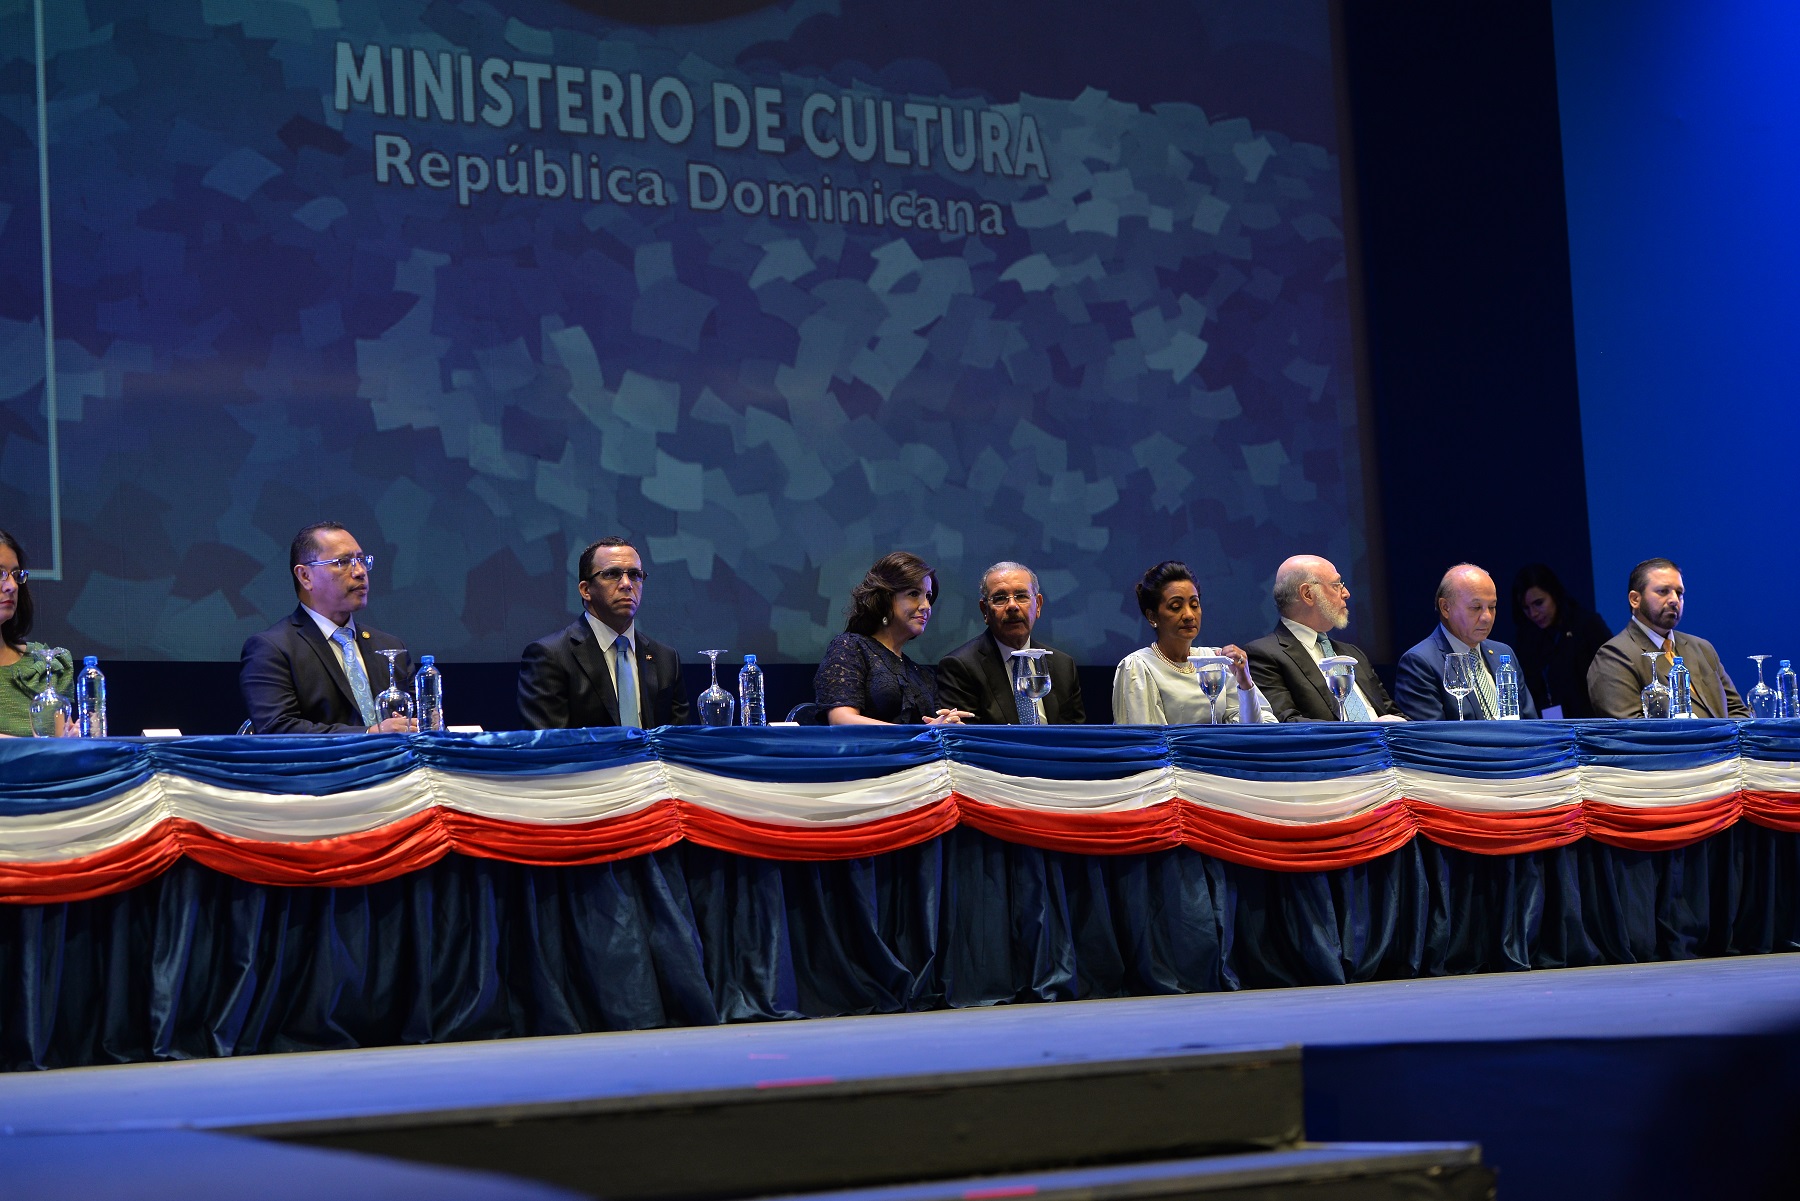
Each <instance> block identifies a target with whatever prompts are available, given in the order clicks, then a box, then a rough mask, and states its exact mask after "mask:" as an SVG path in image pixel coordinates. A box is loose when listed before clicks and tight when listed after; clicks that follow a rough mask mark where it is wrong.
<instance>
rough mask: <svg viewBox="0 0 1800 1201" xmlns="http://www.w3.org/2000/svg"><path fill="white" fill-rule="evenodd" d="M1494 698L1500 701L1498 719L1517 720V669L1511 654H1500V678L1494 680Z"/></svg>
mask: <svg viewBox="0 0 1800 1201" xmlns="http://www.w3.org/2000/svg"><path fill="white" fill-rule="evenodd" d="M1495 683H1496V684H1497V685H1498V687H1496V689H1495V693H1496V699H1498V700H1499V702H1500V720H1501V721H1518V720H1519V669H1518V668H1516V667H1514V666H1513V665H1512V656H1511V655H1501V656H1500V678H1499V679H1498V680H1497V681H1495Z"/></svg>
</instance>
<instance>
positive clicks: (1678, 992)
mask: <svg viewBox="0 0 1800 1201" xmlns="http://www.w3.org/2000/svg"><path fill="white" fill-rule="evenodd" d="M1796 1028H1800V955H1769V956H1757V957H1750V958H1743V959H1729V960H1701V961H1688V962H1675V963H1655V964H1645V965H1635V966H1622V967H1600V968H1580V969H1567V970H1562V971H1545V972H1527V973H1518V974H1513V975H1488V976H1465V977H1452V978H1440V979H1432V980H1420V981H1397V982H1384V983H1374V984H1359V985H1349V986H1341V987H1327V988H1297V989H1286V990H1265V991H1256V992H1243V993H1226V994H1205V995H1193V996H1175V997H1158V998H1139V999H1130V1000H1109V1001H1089V1002H1067V1003H1062V1004H1049V1005H1021V1006H1007V1007H1000V1008H993V1009H981V1010H956V1011H934V1012H930V1013H919V1014H904V1015H894V1016H878V1017H857V1018H835V1019H817V1020H812V1021H802V1022H788V1023H763V1024H756V1025H746V1026H733V1027H722V1028H717V1027H715V1028H705V1029H696V1028H684V1029H676V1030H664V1031H640V1032H631V1033H618V1034H597V1035H584V1036H574V1037H563V1038H540V1039H516V1040H507V1041H500V1042H486V1043H467V1044H457V1045H450V1046H426V1047H400V1048H382V1049H369V1050H357V1051H329V1052H313V1053H304V1054H293V1055H265V1056H256V1057H249V1058H244V1059H231V1060H205V1061H190V1062H183V1063H161V1064H132V1065H122V1066H117V1067H93V1068H71V1069H66V1070H62V1071H54V1072H43V1073H34V1074H21V1073H13V1074H8V1075H5V1076H0V1131H3V1132H4V1135H5V1137H0V1162H5V1161H11V1164H10V1168H0V1177H4V1176H5V1175H6V1173H7V1172H8V1171H25V1170H29V1169H31V1166H32V1165H36V1166H37V1170H35V1171H32V1172H31V1175H32V1178H34V1179H39V1180H44V1181H52V1182H53V1181H54V1180H55V1179H56V1174H55V1170H54V1169H55V1161H56V1160H57V1159H58V1158H59V1156H61V1157H62V1158H65V1159H67V1158H68V1157H70V1156H76V1157H79V1158H81V1159H82V1160H83V1161H85V1162H86V1165H87V1166H88V1167H91V1165H92V1157H93V1154H94V1153H93V1148H92V1146H91V1140H92V1138H93V1137H94V1136H105V1135H131V1136H132V1137H133V1138H135V1139H139V1140H141V1139H142V1138H143V1137H144V1136H145V1135H146V1134H148V1133H150V1132H155V1131H168V1132H175V1131H187V1132H207V1131H216V1130H219V1129H222V1128H227V1127H241V1126H245V1125H250V1124H265V1123H277V1122H293V1121H303V1120H309V1119H323V1118H333V1117H350V1116H366V1115H376V1114H393V1113H407V1112H416V1111H422V1110H438V1109H449V1108H465V1107H469V1108H474V1107H486V1106H497V1105H512V1104H527V1103H535V1102H546V1101H575V1100H583V1099H591V1098H603V1097H620V1096H629V1095H643V1094H656V1093H685V1092H695V1091H701V1090H708V1089H722V1088H743V1087H766V1086H779V1085H782V1084H791V1083H798V1082H807V1083H811V1082H816V1081H823V1080H838V1081H849V1080H857V1079H866V1078H873V1077H884V1076H896V1075H914V1074H922V1073H948V1072H957V1071H966V1070H976V1069H994V1068H1007V1067H1020V1066H1030V1065H1040V1064H1045V1063H1053V1062H1082V1061H1101V1060H1119V1059H1131V1058H1137V1057H1144V1056H1167V1055H1175V1054H1188V1053H1193V1052H1195V1051H1213V1050H1226V1049H1237V1048H1246V1047H1267V1046H1272V1045H1290V1044H1299V1045H1302V1046H1303V1047H1304V1048H1305V1060H1304V1067H1305V1072H1306V1077H1307V1133H1308V1136H1309V1137H1311V1138H1315V1139H1319V1138H1330V1139H1360V1140H1370V1139H1392V1140H1424V1139H1443V1140H1453V1139H1474V1140H1480V1141H1482V1142H1483V1144H1484V1146H1485V1147H1486V1148H1487V1154H1488V1161H1489V1162H1490V1163H1494V1164H1497V1165H1498V1166H1499V1168H1500V1170H1501V1194H1500V1195H1501V1196H1502V1197H1511V1196H1521V1195H1531V1196H1548V1195H1584V1196H1586V1197H1589V1198H1592V1197H1595V1196H1605V1195H1624V1194H1622V1193H1613V1192H1611V1191H1609V1190H1608V1189H1605V1188H1601V1191H1599V1192H1595V1191H1594V1188H1595V1187H1596V1183H1595V1182H1594V1181H1593V1180H1589V1181H1588V1182H1587V1183H1586V1184H1585V1185H1584V1186H1583V1187H1584V1188H1585V1189H1586V1191H1585V1193H1578V1192H1575V1191H1573V1190H1570V1191H1568V1192H1567V1193H1566V1194H1565V1193H1564V1192H1563V1190H1560V1189H1558V1190H1553V1191H1548V1192H1547V1191H1544V1189H1543V1188H1542V1184H1543V1181H1542V1180H1536V1177H1538V1176H1540V1175H1542V1172H1541V1169H1542V1168H1543V1165H1545V1164H1547V1163H1552V1162H1557V1163H1562V1162H1565V1161H1567V1160H1569V1159H1571V1157H1572V1158H1574V1159H1580V1160H1583V1161H1585V1162H1588V1163H1590V1165H1591V1164H1593V1163H1594V1162H1596V1161H1598V1162H1599V1167H1598V1168H1596V1169H1595V1171H1594V1172H1583V1171H1580V1170H1578V1168H1576V1167H1571V1168H1570V1170H1574V1171H1576V1175H1577V1177H1585V1176H1590V1175H1593V1174H1595V1173H1598V1174H1602V1175H1605V1174H1616V1173H1618V1172H1620V1171H1624V1170H1625V1169H1626V1168H1628V1167H1629V1165H1630V1163H1631V1162H1632V1160H1631V1159H1630V1155H1631V1151H1630V1148H1629V1146H1625V1147H1623V1149H1621V1150H1619V1151H1617V1152H1616V1153H1605V1154H1602V1153H1597V1152H1594V1151H1593V1149H1592V1148H1588V1149H1586V1150H1585V1151H1583V1150H1582V1147H1581V1143H1582V1140H1581V1139H1580V1138H1575V1139H1574V1141H1573V1142H1570V1141H1569V1140H1570V1139H1571V1137H1573V1136H1572V1134H1571V1130H1572V1129H1573V1127H1575V1126H1578V1125H1584V1126H1585V1128H1586V1129H1588V1130H1590V1131H1593V1130H1607V1129H1610V1130H1612V1131H1613V1132H1614V1133H1615V1134H1616V1135H1620V1136H1627V1135H1630V1134H1631V1133H1632V1132H1633V1131H1634V1130H1637V1129H1639V1128H1640V1127H1642V1126H1643V1123H1634V1122H1633V1120H1632V1118H1633V1115H1634V1114H1638V1113H1639V1111H1640V1110H1641V1111H1642V1115H1641V1116H1643V1118H1644V1120H1645V1122H1649V1123H1653V1120H1654V1119H1656V1117H1657V1114H1658V1113H1659V1112H1660V1111H1659V1110H1658V1109H1657V1106H1658V1105H1659V1104H1661V1103H1662V1102H1663V1101H1665V1100H1667V1099H1668V1098H1667V1097H1666V1096H1665V1095H1664V1094H1665V1093H1666V1092H1668V1091H1669V1089H1670V1088H1672V1087H1674V1085H1676V1084H1677V1083H1678V1082H1680V1081H1686V1080H1689V1079H1690V1077H1691V1076H1692V1073H1693V1072H1694V1071H1695V1070H1705V1069H1706V1066H1707V1065H1708V1064H1711V1063H1714V1062H1720V1061H1719V1060H1718V1057H1717V1055H1714V1054H1711V1053H1710V1052H1709V1051H1708V1048H1713V1049H1717V1048H1720V1047H1728V1046H1738V1045H1740V1044H1741V1043H1742V1040H1746V1039H1749V1040H1752V1041H1754V1040H1756V1039H1761V1038H1779V1037H1780V1036H1782V1035H1783V1033H1784V1032H1791V1031H1792V1030H1794V1029H1796ZM1744 1045H1748V1044H1744ZM1646 1048H1662V1049H1663V1050H1664V1051H1667V1052H1668V1053H1669V1055H1661V1053H1660V1052H1659V1053H1651V1052H1650V1051H1647V1050H1646ZM1670 1056H1672V1058H1671V1057H1670ZM1757 1058H1758V1060H1759V1062H1762V1063H1763V1064H1764V1067H1765V1069H1766V1070H1767V1071H1776V1072H1777V1075H1776V1077H1775V1078H1774V1079H1773V1080H1772V1083H1779V1082H1781V1081H1782V1080H1783V1079H1785V1077H1783V1076H1782V1075H1781V1074H1780V1073H1784V1072H1786V1071H1787V1069H1788V1067H1789V1066H1791V1065H1788V1064H1786V1062H1785V1061H1779V1056H1777V1060H1778V1062H1776V1063H1775V1064H1774V1066H1773V1067H1769V1066H1768V1059H1769V1057H1768V1055H1767V1054H1765V1053H1761V1052H1759V1053H1758V1056H1757ZM1765 1074H1766V1071H1765ZM1583 1081H1586V1084H1583ZM1534 1082H1536V1083H1535V1084H1534ZM1785 1083H1786V1085H1787V1091H1788V1093H1789V1095H1793V1093H1794V1092H1796V1091H1800V1081H1795V1080H1791V1079H1786V1080H1785ZM1732 1087H1733V1088H1735V1089H1736V1090H1737V1092H1739V1093H1741V1092H1742V1088H1741V1087H1739V1086H1738V1085H1735V1084H1734V1085H1733V1086H1732ZM1583 1089H1587V1090H1588V1092H1585V1093H1584V1092H1583V1091H1582V1090H1583ZM1593 1090H1598V1092H1594V1091H1593ZM1590 1094H1591V1095H1590ZM1520 1096H1524V1097H1527V1098H1530V1104H1528V1105H1525V1106H1524V1107H1523V1108H1521V1105H1520V1102H1519V1100H1518V1098H1519V1097H1520ZM1591 1104H1601V1105H1605V1106H1608V1107H1609V1108H1608V1111H1607V1112H1606V1113H1605V1114H1604V1115H1596V1114H1595V1113H1593V1112H1592V1111H1591V1110H1587V1111H1586V1112H1584V1111H1583V1110H1582V1109H1581V1108H1577V1107H1582V1106H1587V1105H1591ZM1502 1119H1504V1120H1502ZM1577 1119H1579V1121H1577ZM1383 1122H1386V1123H1387V1125H1388V1126H1390V1127H1392V1128H1391V1129H1372V1127H1379V1126H1381V1125H1382V1123H1383ZM1534 1131H1535V1132H1536V1133H1535V1134H1534ZM1559 1132H1560V1133H1559ZM1577 1133H1579V1132H1577ZM1551 1135H1554V1136H1556V1137H1558V1138H1561V1139H1562V1140H1563V1143H1564V1144H1567V1145H1559V1146H1558V1147H1553V1148H1545V1147H1542V1146H1536V1145H1534V1144H1533V1143H1532V1141H1531V1139H1532V1138H1538V1139H1541V1138H1543V1137H1547V1136H1551ZM73 1136H80V1137H73ZM229 1141H230V1142H232V1143H234V1144H237V1143H241V1142H242V1140H236V1139H233V1140H229ZM259 1145H260V1144H248V1146H252V1147H254V1146H259ZM117 1146H118V1147H120V1148H123V1147H124V1146H125V1144H124V1143H122V1142H121V1143H118V1144H117ZM8 1147H10V1148H11V1151H9V1150H8ZM58 1147H61V1148H62V1151H61V1152H59V1151H58V1150H57V1148H58ZM84 1148H85V1149H84ZM272 1150H279V1151H280V1152H281V1153H282V1154H283V1155H287V1156H292V1155H306V1154H314V1152H309V1151H305V1150H298V1149H294V1148H272ZM1578 1151H1579V1152H1581V1153H1580V1154H1579V1155H1577V1154H1575V1153H1576V1152H1578ZM1621 1156H1623V1158H1621ZM71 1162H72V1161H71ZM127 1162H131V1157H130V1156H126V1157H125V1158H124V1159H123V1160H121V1164H122V1165H123V1164H124V1163H127ZM419 1170H420V1171H435V1170H430V1169H419ZM39 1171H41V1172H42V1173H43V1174H42V1175H41V1176H39V1175H38V1172H39ZM77 1175H80V1176H81V1177H83V1178H84V1181H85V1184H84V1187H85V1188H87V1189H88V1190H89V1191H87V1192H86V1193H85V1195H86V1196H89V1197H92V1196H97V1195H98V1196H104V1195H109V1194H108V1193H107V1192H106V1191H105V1190H104V1189H102V1191H101V1192H99V1193H95V1192H93V1191H92V1190H93V1188H94V1187H95V1177H94V1176H93V1174H92V1173H91V1172H90V1171H88V1170H85V1168H84V1170H83V1171H81V1172H79V1173H77ZM1565 1175H1566V1173H1565ZM11 1178H12V1179H14V1180H15V1181H17V1180H19V1179H20V1177H18V1176H17V1175H14V1176H12V1177H11ZM1534 1180H1535V1184H1534V1185H1533V1187H1532V1188H1531V1189H1530V1190H1529V1191H1527V1192H1519V1191H1517V1190H1518V1189H1519V1188H1520V1187H1522V1186H1526V1185H1527V1184H1528V1183H1530V1182H1532V1181H1534ZM1568 1182H1569V1183H1570V1184H1571V1185H1573V1184H1576V1183H1580V1181H1579V1179H1577V1178H1569V1180H1568ZM133 1183H135V1184H136V1185H137V1186H139V1187H138V1189H137V1191H136V1192H135V1193H132V1192H129V1191H121V1192H118V1193H116V1194H111V1195H119V1196H125V1195H152V1194H149V1193H146V1192H145V1191H144V1190H143V1187H142V1186H143V1185H144V1183H145V1181H144V1180H143V1179H142V1178H141V1177H140V1178H139V1179H138V1180H136V1181H135V1182H133V1181H131V1180H129V1179H127V1180H124V1181H121V1182H120V1185H121V1187H122V1188H123V1187H124V1186H126V1185H130V1184H133ZM499 1183H500V1182H498V1181H496V1182H495V1184H496V1185H498V1184H499ZM529 1187H530V1189H531V1191H530V1192H520V1193H517V1194H516V1195H518V1196H527V1195H536V1196H546V1195H556V1194H554V1193H547V1192H545V1191H544V1190H542V1189H541V1188H540V1187H538V1186H529ZM452 1192H456V1190H452ZM19 1195H44V1196H55V1195H62V1194H59V1193H58V1192H55V1191H52V1192H48V1193H44V1192H32V1193H29V1194H27V1193H21V1194H19ZM66 1195H71V1196H73V1195H76V1194H74V1193H72V1192H71V1193H68V1194H66ZM171 1195H175V1194H174V1193H171ZM189 1195H193V1194H192V1192H191V1191H190V1193H189ZM446 1195H449V1194H446ZM458 1195H460V1194H458ZM469 1195H494V1196H501V1195H513V1194H509V1193H507V1192H505V1191H504V1190H502V1191H501V1192H495V1193H488V1194H469Z"/></svg>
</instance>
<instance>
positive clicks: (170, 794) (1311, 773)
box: [0, 721, 1800, 904]
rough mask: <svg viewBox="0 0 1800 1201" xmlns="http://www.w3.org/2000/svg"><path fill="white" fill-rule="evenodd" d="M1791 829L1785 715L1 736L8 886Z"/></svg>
mask: <svg viewBox="0 0 1800 1201" xmlns="http://www.w3.org/2000/svg"><path fill="white" fill-rule="evenodd" d="M1741 820H1748V821H1750V822H1754V823H1756V824H1758V825H1761V826H1765V827H1768V828H1771V829H1774V830H1780V831H1785V832H1796V831H1800V721H1795V722H1748V723H1743V722H1728V721H1679V722H1676V721H1656V722H1642V721H1638V722H1616V721H1595V722H1467V723H1460V722H1421V723H1413V724H1381V725H1354V724H1352V725H1338V724H1316V725H1291V726H1261V727H1236V726H1231V727H1204V726H1202V727H1176V728H1164V727H1132V726H1095V727H1081V726H1057V727H1038V728H1019V727H968V726H965V727H940V728H932V729H921V728H916V727H914V728H907V727H854V728H828V729H819V728H794V729H790V728H775V729H701V728H693V727H684V728H678V727H668V728H663V729H657V730H650V731H638V730H601V729H596V730H558V731H547V732H535V733H532V732H523V733H494V734H480V735H454V734H452V735H444V734H432V735H414V736H410V737H403V736H393V735H375V736H332V737H301V736H295V737H236V738H190V739H179V740H173V741H149V740H135V739H118V740H111V741H99V742H87V741H78V740H49V741H33V740H7V741H0V900H3V901H5V902H9V903H13V904H43V903H46V902H66V901H74V900H81V899H85V898H91V897H97V896H102V895H105V894H107V893H112V892H117V891H121V890H124V889H130V888H133V887H135V886H138V885H140V884H142V883H144V882H146V881H148V880H150V879H153V878H154V877H156V876H158V875H159V874H161V873H163V872H165V871H166V870H168V869H169V868H170V867H171V866H172V865H173V864H175V863H176V862H177V861H178V860H180V859H182V858H184V857H185V858H188V859H191V860H193V861H196V862H198V863H201V864H204V865H206V866H207V867H209V868H212V869H214V870H216V871H219V872H222V873H225V874H227V875H230V876H232V877H236V878H237V879H239V880H242V881H246V882H250V883H254V884H262V885H277V886H282V885H314V886H316V885H336V886H358V885H368V884H373V883H377V882H380V881H383V880H389V879H392V878H395V877H398V876H401V875H404V874H406V873H409V872H415V871H418V870H420V869H422V868H424V867H426V866H428V865H430V864H432V863H434V862H435V861H437V860H439V859H441V858H442V857H444V856H445V855H447V854H451V853H452V852H455V853H459V854H462V855H466V856H475V857H481V858H487V859H497V860H504V861H508V862H512V863H517V864H528V865H539V866H567V865H577V864H597V863H605V862H609V861H613V860H619V859H625V858H630V857H634V856H641V855H645V854H649V853H651V852H654V851H658V850H661V849H663V848H667V847H670V846H672V845H674V844H676V843H680V842H684V841H685V842H688V843H693V844H697V845H700V846H704V847H710V848H713V849H716V850H722V851H729V852H732V853H734V854H739V855H745V856H751V857H756V858H761V859H772V860H783V861H818V860H833V859H850V858H858V857H863V856H870V855H877V854H882V853H886V852H891V851H895V850H899V849H901V848H905V847H910V846H915V845H918V844H920V843H923V842H926V841H928V840H930V839H933V838H936V837H938V836H940V835H942V834H944V833H946V832H947V831H949V830H952V829H954V828H956V827H958V826H967V827H973V828H975V829H977V830H980V831H982V832H984V833H986V834H988V835H992V836H994V837H996V838H998V839H1001V840H1004V841H1006V842H1009V843H1014V844H1020V845H1024V846H1030V847H1036V848H1040V849H1043V850H1050V851H1064V852H1076V853H1081V854H1097V855H1117V854H1141V853H1145V852H1153V851H1160V850H1167V849H1170V848H1174V847H1188V848H1192V849H1195V850H1199V851H1203V852H1205V853H1207V854H1209V855H1212V856H1215V857H1217V858H1219V859H1222V860H1225V861H1227V862H1230V863H1235V864H1240V865H1244V866H1250V867H1257V868H1265V869H1273V870H1277V871H1318V870H1329V869H1338V868H1344V867H1348V866H1352V865H1356V864H1363V863H1368V862H1369V861H1371V860H1374V859H1377V858H1379V857H1380V856H1382V855H1385V854H1388V853H1389V852H1392V851H1394V850H1396V849H1398V848H1400V847H1402V846H1405V845H1406V844H1407V843H1408V842H1410V841H1411V840H1413V839H1414V838H1415V837H1417V836H1423V837H1424V838H1426V839H1429V840H1430V841H1431V842H1433V843H1436V844H1438V845H1440V846H1445V847H1452V848H1456V849H1459V850H1464V851H1473V852H1476V853H1480V854H1487V855H1502V854H1506V855H1510V854H1519V853H1523V852H1531V851H1540V850H1546V849H1549V848H1553V847H1559V846H1564V845H1567V844H1569V843H1573V842H1576V841H1577V840H1580V839H1583V838H1588V839H1593V840H1596V841H1598V842H1601V843H1604V844H1607V845H1610V846H1614V847H1621V848H1627V849H1633V850H1664V849H1670V848H1676V847H1682V846H1686V845H1689V844H1692V843H1695V842H1698V841H1700V840H1701V839H1704V838H1707V837H1709V836H1711V835H1713V834H1716V833H1718V832H1719V831H1721V830H1724V829H1726V828H1727V827H1730V826H1732V825H1733V824H1734V823H1737V822H1739V821H1741Z"/></svg>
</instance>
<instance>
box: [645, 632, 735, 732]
mask: <svg viewBox="0 0 1800 1201" xmlns="http://www.w3.org/2000/svg"><path fill="white" fill-rule="evenodd" d="M655 670H656V656H655V653H654V652H653V651H651V649H650V640H649V639H648V638H646V637H644V636H643V635H642V634H639V635H638V636H637V693H638V724H639V725H641V726H643V728H644V729H646V730H647V729H649V728H650V727H651V726H653V725H655V724H656V708H655V706H654V704H653V703H652V698H654V697H655V695H656V692H655V690H654V689H653V688H652V687H651V686H650V683H651V681H650V673H651V672H653V671H655ZM739 699H740V700H741V699H742V698H739Z"/></svg>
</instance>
